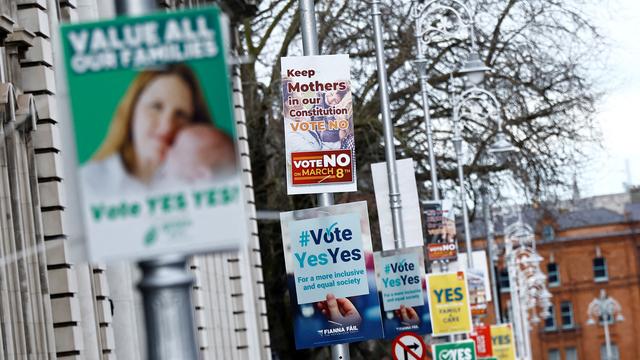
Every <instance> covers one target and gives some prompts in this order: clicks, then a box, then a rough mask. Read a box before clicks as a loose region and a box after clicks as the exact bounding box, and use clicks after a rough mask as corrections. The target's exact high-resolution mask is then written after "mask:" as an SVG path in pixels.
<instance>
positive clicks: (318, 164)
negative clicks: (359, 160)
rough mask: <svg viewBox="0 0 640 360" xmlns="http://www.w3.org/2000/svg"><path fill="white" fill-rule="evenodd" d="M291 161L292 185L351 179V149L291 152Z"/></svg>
mask: <svg viewBox="0 0 640 360" xmlns="http://www.w3.org/2000/svg"><path fill="white" fill-rule="evenodd" d="M291 163H292V167H291V178H292V180H293V184H294V185H307V184H324V183H350V182H352V181H353V164H352V162H351V150H328V151H306V152H292V153H291Z"/></svg>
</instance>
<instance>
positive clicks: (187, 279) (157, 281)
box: [116, 0, 198, 360]
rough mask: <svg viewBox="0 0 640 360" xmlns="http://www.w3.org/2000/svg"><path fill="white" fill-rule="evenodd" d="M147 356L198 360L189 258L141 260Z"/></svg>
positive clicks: (138, 5)
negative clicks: (188, 266) (188, 269)
mask: <svg viewBox="0 0 640 360" xmlns="http://www.w3.org/2000/svg"><path fill="white" fill-rule="evenodd" d="M155 10H157V1H156V0H116V13H117V14H118V15H143V14H146V13H149V12H153V11H155ZM138 266H139V267H140V269H141V270H142V280H141V281H140V283H139V284H138V288H139V289H140V292H141V293H142V302H143V306H144V320H145V328H146V333H147V358H148V359H153V360H172V359H185V360H196V359H197V358H198V354H197V342H196V333H195V321H194V315H193V306H192V301H191V292H192V289H193V283H194V278H193V274H191V273H190V272H188V271H187V257H186V256H184V255H165V256H161V257H159V258H157V259H153V260H146V261H141V262H140V263H139V264H138Z"/></svg>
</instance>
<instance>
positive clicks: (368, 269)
mask: <svg viewBox="0 0 640 360" xmlns="http://www.w3.org/2000/svg"><path fill="white" fill-rule="evenodd" d="M280 220H281V227H282V239H283V246H284V250H285V251H284V254H285V266H286V269H287V283H288V286H289V294H290V297H291V304H292V310H293V312H294V316H293V318H294V324H293V325H294V326H293V327H294V335H295V342H296V348H297V349H305V348H311V347H318V346H326V345H330V344H340V343H349V342H356V341H364V340H369V339H379V338H381V337H382V333H383V332H382V319H381V315H380V302H379V300H378V291H377V288H376V279H375V271H374V260H373V251H372V248H371V231H370V228H369V216H368V211H367V203H366V202H364V201H362V202H356V203H350V204H341V205H334V206H328V207H320V208H313V209H305V210H297V211H291V212H284V213H280Z"/></svg>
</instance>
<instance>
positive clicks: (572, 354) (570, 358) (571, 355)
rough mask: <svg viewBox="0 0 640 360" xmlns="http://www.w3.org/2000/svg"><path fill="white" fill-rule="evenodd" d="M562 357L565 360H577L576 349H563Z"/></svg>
mask: <svg viewBox="0 0 640 360" xmlns="http://www.w3.org/2000/svg"><path fill="white" fill-rule="evenodd" d="M564 355H565V359H566V360H578V349H576V348H574V347H568V348H565V349H564Z"/></svg>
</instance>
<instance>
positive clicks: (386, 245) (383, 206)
mask: <svg viewBox="0 0 640 360" xmlns="http://www.w3.org/2000/svg"><path fill="white" fill-rule="evenodd" d="M396 167H397V170H398V187H399V189H400V201H401V204H402V210H401V211H402V226H403V229H404V241H405V244H404V246H405V247H414V246H423V245H424V239H423V234H422V219H421V212H420V204H419V203H418V187H417V185H416V173H415V169H414V167H413V159H402V160H396ZM371 175H372V177H373V187H374V189H375V196H376V207H377V209H378V224H379V225H380V238H381V239H382V250H383V251H387V250H393V249H395V244H394V238H393V221H392V220H391V205H390V204H389V177H388V172H387V163H386V162H380V163H375V164H371Z"/></svg>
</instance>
